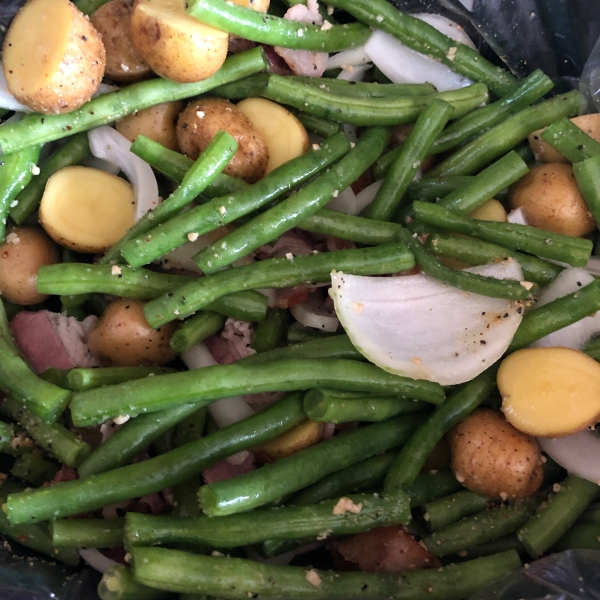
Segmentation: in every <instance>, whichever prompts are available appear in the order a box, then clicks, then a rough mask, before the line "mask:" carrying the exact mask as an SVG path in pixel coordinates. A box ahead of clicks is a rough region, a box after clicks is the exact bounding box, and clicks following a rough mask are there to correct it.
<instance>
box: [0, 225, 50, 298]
mask: <svg viewBox="0 0 600 600" xmlns="http://www.w3.org/2000/svg"><path fill="white" fill-rule="evenodd" d="M58 262H60V254H59V252H58V248H57V247H56V245H55V244H54V242H53V241H52V240H51V239H50V238H49V237H48V236H47V235H46V234H45V233H44V231H43V230H42V229H38V228H36V227H15V228H14V229H12V230H10V231H9V232H8V235H7V236H6V241H5V242H4V244H2V245H1V246H0V295H2V297H3V298H5V299H6V300H8V301H9V302H14V303H15V304H22V305H24V306H27V305H30V304H38V303H39V302H43V301H44V300H45V299H46V298H47V297H48V296H47V295H46V294H40V293H39V292H38V291H37V288H36V285H35V282H36V278H37V272H38V271H39V269H40V267H43V266H45V265H54V264H56V263H58Z"/></svg>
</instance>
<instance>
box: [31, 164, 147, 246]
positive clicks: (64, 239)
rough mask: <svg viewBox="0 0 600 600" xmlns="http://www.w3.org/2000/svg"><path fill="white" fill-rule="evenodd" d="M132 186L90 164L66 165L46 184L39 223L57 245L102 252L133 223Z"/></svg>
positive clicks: (133, 200)
mask: <svg viewBox="0 0 600 600" xmlns="http://www.w3.org/2000/svg"><path fill="white" fill-rule="evenodd" d="M134 215H135V199H134V195H133V190H132V188H131V185H129V183H127V182H126V181H124V180H123V179H121V178H120V177H117V176H116V175H111V174H110V173H105V172H104V171H99V170H98V169H92V168H89V167H67V168H66V169H62V170H60V171H58V172H57V173H55V174H54V175H53V176H52V177H51V178H50V179H49V180H48V183H47V184H46V190H45V191H44V196H43V198H42V202H41V204H40V222H41V224H42V226H43V227H44V229H45V230H46V231H47V232H48V234H49V235H50V236H51V237H52V238H53V239H54V240H56V241H57V242H58V243H59V244H61V245H63V246H66V247H67V248H73V249H75V250H78V251H79V252H94V253H95V252H104V251H105V250H107V249H108V248H110V246H112V245H113V244H114V243H115V242H117V241H118V240H119V239H121V237H123V235H124V234H125V232H126V231H127V230H128V229H129V228H130V227H131V226H132V225H133V223H134Z"/></svg>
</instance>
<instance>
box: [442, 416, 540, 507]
mask: <svg viewBox="0 0 600 600" xmlns="http://www.w3.org/2000/svg"><path fill="white" fill-rule="evenodd" d="M447 439H448V443H449V444H450V452H451V456H452V459H451V463H450V465H451V468H452V471H453V472H454V475H455V476H456V478H457V479H458V481H460V482H461V483H462V484H463V485H464V486H465V487H466V488H468V489H470V490H472V491H474V492H477V493H478V494H482V495H483V496H489V497H490V498H496V499H498V500H503V501H505V500H514V499H519V498H527V497H529V496H531V495H532V494H534V493H535V492H536V491H537V490H538V488H539V487H540V485H541V484H542V479H543V469H542V455H541V452H540V448H539V445H538V443H537V441H536V440H535V438H533V437H531V436H529V435H527V434H525V433H522V432H521V431H519V430H517V429H515V428H514V427H513V426H512V425H511V424H510V423H507V422H506V420H505V419H504V417H503V416H502V415H501V414H500V413H499V412H496V411H495V410H491V409H488V408H480V409H477V410H476V411H475V412H473V413H472V414H471V415H469V416H468V417H467V418H466V419H465V420H464V421H462V422H461V423H459V424H458V425H456V426H454V427H453V428H452V429H451V430H450V432H449V433H448V436H447Z"/></svg>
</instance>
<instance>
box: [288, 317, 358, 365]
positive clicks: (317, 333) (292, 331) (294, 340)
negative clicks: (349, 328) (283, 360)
mask: <svg viewBox="0 0 600 600" xmlns="http://www.w3.org/2000/svg"><path fill="white" fill-rule="evenodd" d="M338 335H339V334H336V333H331V332H328V331H323V330H321V329H313V328H312V327H304V325H300V323H298V322H296V323H293V324H292V325H291V326H290V327H288V330H287V333H286V340H287V343H288V344H290V345H295V344H300V343H304V342H313V341H315V340H324V339H326V338H330V337H337V336H338ZM350 345H352V344H350ZM337 358H352V357H351V356H350V357H340V356H338V357H337Z"/></svg>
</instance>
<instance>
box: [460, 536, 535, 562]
mask: <svg viewBox="0 0 600 600" xmlns="http://www.w3.org/2000/svg"><path fill="white" fill-rule="evenodd" d="M507 550H516V551H517V552H518V553H519V555H520V556H526V555H527V553H526V552H525V549H524V548H523V544H521V542H520V541H519V540H518V539H517V536H516V535H515V534H514V533H510V534H509V535H505V536H504V537H501V538H498V539H497V540H492V541H491V542H484V543H483V544H477V545H476V546H473V547H471V548H468V549H467V550H465V551H463V552H461V556H468V557H469V558H479V557H480V556H490V554H497V553H498V552H506V551H507Z"/></svg>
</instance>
